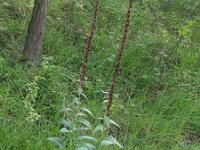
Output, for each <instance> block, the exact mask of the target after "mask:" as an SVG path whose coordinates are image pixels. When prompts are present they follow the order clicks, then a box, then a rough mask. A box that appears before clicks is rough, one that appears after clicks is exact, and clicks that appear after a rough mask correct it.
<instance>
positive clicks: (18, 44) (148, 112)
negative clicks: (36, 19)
mask: <svg viewBox="0 0 200 150" xmlns="http://www.w3.org/2000/svg"><path fill="white" fill-rule="evenodd" d="M111 1H112V2H111ZM94 5H95V3H94V2H93V1H81V0H78V1H77V0H76V1H75V0H72V1H68V0H60V1H49V8H48V16H47V28H46V32H45V39H44V44H43V50H42V60H41V67H40V68H34V67H32V68H30V67H26V66H24V65H23V64H22V63H21V58H22V50H23V46H24V42H25V37H26V31H27V26H28V23H29V21H30V16H31V11H32V7H33V3H32V1H30V3H29V2H27V1H25V0H22V1H20V2H17V3H16V2H15V1H12V0H3V2H2V0H0V150H51V149H56V147H55V145H53V144H52V143H51V142H50V141H49V140H48V138H49V137H59V136H60V133H59V130H60V127H61V126H60V124H59V121H60V120H62V119H63V116H62V115H61V114H60V113H59V110H61V109H62V108H63V107H68V104H69V103H71V102H72V100H73V99H75V98H76V97H78V98H79V99H81V101H82V102H83V105H84V107H86V108H88V109H89V110H90V111H91V112H92V113H93V115H94V116H96V117H103V116H104V114H105V112H104V107H105V104H104V102H105V101H106V100H107V99H108V89H109V86H110V84H111V81H112V74H113V70H114V67H115V63H116V58H117V53H118V49H119V46H120V43H121V37H122V33H123V27H124V22H125V17H126V12H127V7H128V0H127V2H123V3H121V1H120V0H110V1H102V2H101V4H100V5H101V7H100V14H99V17H98V25H97V32H96V34H95V37H94V41H93V45H92V53H91V57H90V60H89V65H88V72H87V80H86V82H85V89H84V91H83V93H82V92H80V90H79V89H78V86H79V82H80V72H81V66H82V62H83V58H84V52H85V46H86V45H85V43H86V41H87V38H88V33H89V32H90V28H91V21H92V18H93V11H94V10H93V9H94ZM199 8H200V2H199V1H197V0H190V1H187V0H183V1H180V0H177V1H165V2H164V1H159V0H155V1H152V2H151V1H149V0H144V1H141V2H139V1H137V2H136V3H135V4H134V8H133V15H132V22H131V28H130V32H129V33H130V34H129V38H128V41H127V45H126V49H125V56H124V57H123V63H122V69H121V74H120V77H119V78H118V79H119V80H118V84H117V89H116V91H115V95H114V104H113V108H112V117H111V118H112V119H113V120H114V121H115V122H116V123H117V124H118V125H119V126H120V129H115V128H114V129H113V131H112V135H113V136H114V137H115V138H116V139H117V140H118V141H119V143H121V144H122V145H123V147H124V149H125V150H184V149H185V150H200V23H199V22H200V9H199ZM91 124H92V125H98V124H99V123H98V121H92V120H91ZM71 149H72V150H73V148H71ZM99 149H102V150H103V149H104V148H103V147H102V148H99ZM105 149H106V148H105ZM112 149H118V148H117V147H112Z"/></svg>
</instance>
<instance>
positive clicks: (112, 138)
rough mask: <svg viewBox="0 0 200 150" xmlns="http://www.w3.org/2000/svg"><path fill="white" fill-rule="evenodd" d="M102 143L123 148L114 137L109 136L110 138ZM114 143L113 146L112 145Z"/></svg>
mask: <svg viewBox="0 0 200 150" xmlns="http://www.w3.org/2000/svg"><path fill="white" fill-rule="evenodd" d="M102 143H103V144H104V145H106V144H108V145H109V144H110V145H117V146H118V147H119V148H123V146H122V145H121V144H120V143H119V142H118V141H117V140H116V139H115V138H114V137H112V136H109V137H108V138H106V139H105V140H103V141H102ZM111 143H113V144H111Z"/></svg>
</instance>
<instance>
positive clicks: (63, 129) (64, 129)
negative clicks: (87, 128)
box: [60, 128, 71, 133]
mask: <svg viewBox="0 0 200 150" xmlns="http://www.w3.org/2000/svg"><path fill="white" fill-rule="evenodd" d="M60 132H62V133H69V132H71V131H70V130H68V129H66V128H62V129H60Z"/></svg>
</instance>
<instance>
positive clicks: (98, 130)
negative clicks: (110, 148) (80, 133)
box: [93, 125, 104, 133]
mask: <svg viewBox="0 0 200 150" xmlns="http://www.w3.org/2000/svg"><path fill="white" fill-rule="evenodd" d="M103 130H104V128H103V125H98V126H96V127H95V129H94V131H93V133H96V132H102V131H103Z"/></svg>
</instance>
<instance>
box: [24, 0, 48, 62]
mask: <svg viewBox="0 0 200 150" xmlns="http://www.w3.org/2000/svg"><path fill="white" fill-rule="evenodd" d="M47 5H48V0H35V2H34V8H33V13H32V18H31V21H30V23H29V27H28V31H27V36H26V42H25V46H24V62H25V63H26V64H27V63H34V64H35V65H38V64H39V63H40V54H41V50H42V43H43V37H44V31H45V24H46V16H47Z"/></svg>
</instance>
